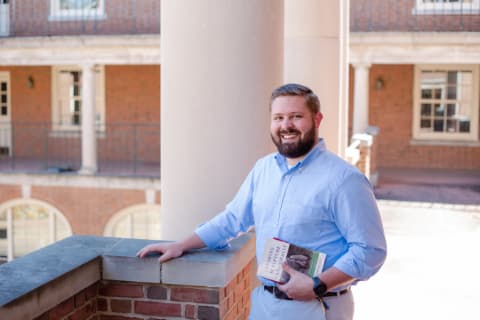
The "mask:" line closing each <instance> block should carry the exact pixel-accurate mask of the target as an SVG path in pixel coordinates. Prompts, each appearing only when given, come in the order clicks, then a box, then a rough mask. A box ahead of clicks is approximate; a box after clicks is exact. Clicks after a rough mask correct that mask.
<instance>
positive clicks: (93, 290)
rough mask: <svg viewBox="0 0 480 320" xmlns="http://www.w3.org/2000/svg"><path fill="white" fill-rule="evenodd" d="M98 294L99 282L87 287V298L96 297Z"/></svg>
mask: <svg viewBox="0 0 480 320" xmlns="http://www.w3.org/2000/svg"><path fill="white" fill-rule="evenodd" d="M97 294H98V282H97V283H94V284H92V285H91V286H90V287H88V288H87V289H85V296H86V298H87V300H90V299H92V298H94V297H96V296H97Z"/></svg>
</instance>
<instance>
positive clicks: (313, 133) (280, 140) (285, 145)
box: [270, 96, 322, 159]
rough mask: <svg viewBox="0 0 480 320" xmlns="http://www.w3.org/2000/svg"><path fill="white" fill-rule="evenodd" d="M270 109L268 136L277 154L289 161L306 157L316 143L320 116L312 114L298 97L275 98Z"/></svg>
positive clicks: (301, 98)
mask: <svg viewBox="0 0 480 320" xmlns="http://www.w3.org/2000/svg"><path fill="white" fill-rule="evenodd" d="M271 108H272V113H271V123H270V135H271V137H272V141H273V143H274V144H275V145H276V146H277V149H278V152H279V153H280V154H282V155H284V156H285V157H287V158H290V159H296V158H300V157H303V156H304V155H306V154H307V153H308V152H309V151H310V150H311V149H312V147H313V146H314V145H315V144H316V143H317V136H318V130H317V129H318V126H319V125H320V121H321V120H322V114H321V113H320V112H318V113H317V114H315V115H314V114H312V112H311V111H310V110H309V109H308V108H307V105H306V103H305V98H304V97H299V96H280V97H277V98H276V99H275V100H274V101H273V103H272V106H271Z"/></svg>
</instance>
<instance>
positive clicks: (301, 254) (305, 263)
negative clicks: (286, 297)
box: [257, 238, 326, 283]
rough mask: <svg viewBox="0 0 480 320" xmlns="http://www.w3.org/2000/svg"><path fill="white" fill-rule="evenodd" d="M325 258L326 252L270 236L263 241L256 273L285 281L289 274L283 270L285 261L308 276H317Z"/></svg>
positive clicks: (277, 280) (281, 281) (280, 281)
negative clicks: (263, 244)
mask: <svg viewBox="0 0 480 320" xmlns="http://www.w3.org/2000/svg"><path fill="white" fill-rule="evenodd" d="M325 258H326V254H325V253H323V252H318V251H312V250H309V249H305V248H302V247H299V246H296V245H294V244H291V243H288V242H285V241H283V240H280V239H277V238H272V239H268V240H267V241H266V242H265V247H264V250H263V253H262V259H261V261H260V263H259V265H258V271H257V275H259V276H261V277H264V278H266V279H269V280H272V281H275V282H278V283H285V282H287V281H288V279H289V275H288V273H286V272H284V271H283V269H282V263H283V262H284V261H286V262H287V264H288V265H289V266H290V267H292V268H294V269H295V270H298V271H300V272H302V273H305V274H307V275H309V276H310V277H313V276H318V275H320V273H321V272H322V270H323V265H324V263H325Z"/></svg>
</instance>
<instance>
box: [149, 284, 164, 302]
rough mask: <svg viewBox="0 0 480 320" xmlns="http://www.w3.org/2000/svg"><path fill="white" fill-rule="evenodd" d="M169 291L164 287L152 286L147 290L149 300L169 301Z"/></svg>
mask: <svg viewBox="0 0 480 320" xmlns="http://www.w3.org/2000/svg"><path fill="white" fill-rule="evenodd" d="M167 291H168V289H167V288H165V287H163V286H151V287H148V288H147V298H149V299H161V300H166V299H167Z"/></svg>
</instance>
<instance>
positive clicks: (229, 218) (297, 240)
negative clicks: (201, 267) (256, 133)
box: [195, 139, 386, 285]
mask: <svg viewBox="0 0 480 320" xmlns="http://www.w3.org/2000/svg"><path fill="white" fill-rule="evenodd" d="M251 226H255V232H256V255H257V259H260V258H261V255H262V252H263V246H264V243H265V240H266V239H268V238H272V237H277V238H280V239H282V240H285V241H288V242H290V243H294V244H296V245H298V246H301V247H305V248H308V249H312V250H316V251H321V252H324V253H326V255H327V258H326V262H325V266H324V270H326V269H328V268H330V267H332V266H335V267H336V268H338V269H339V270H341V271H342V272H344V273H346V274H348V275H350V276H351V277H353V278H355V279H357V280H365V279H367V278H369V277H370V276H372V275H373V274H375V273H376V272H377V271H378V270H379V269H380V267H381V266H382V264H383V262H384V260H385V256H386V242H385V236H384V232H383V227H382V222H381V219H380V214H379V212H378V208H377V204H376V201H375V197H374V195H373V192H372V188H371V186H370V183H369V181H368V180H367V178H366V177H365V176H364V175H363V174H362V173H361V172H359V171H358V170H357V169H356V168H355V167H354V166H352V165H350V164H348V163H346V162H345V161H343V160H342V159H340V158H339V157H338V156H336V155H335V154H333V153H331V152H329V151H327V150H326V148H325V143H324V142H323V140H322V139H320V141H319V143H318V144H316V145H315V147H314V148H312V150H311V151H310V152H309V153H308V154H307V156H306V157H305V158H304V159H303V160H302V161H300V162H298V163H297V164H296V165H295V166H294V167H292V168H290V169H289V168H288V166H287V160H286V158H285V157H284V156H282V155H280V154H279V153H274V154H270V155H268V156H266V157H264V158H262V159H260V160H258V161H257V163H256V164H255V166H254V168H253V169H252V171H250V173H249V174H248V176H247V178H246V179H245V181H244V182H243V184H242V186H241V187H240V190H239V191H238V193H237V194H236V196H235V197H234V199H233V200H232V201H231V202H230V203H229V204H228V205H227V206H226V208H225V210H224V211H223V212H221V213H220V214H218V215H217V216H216V217H214V218H213V219H211V220H210V221H209V222H207V223H205V224H203V225H201V226H200V227H199V228H197V230H196V231H195V232H196V234H197V235H198V236H199V237H200V238H201V239H202V241H203V242H204V243H205V244H206V245H207V246H208V247H209V248H215V249H219V248H222V247H225V245H226V239H231V238H232V237H235V236H236V235H237V234H238V233H239V232H245V231H247V229H249V228H250V227H251ZM260 280H261V281H262V282H263V283H264V284H267V285H271V284H272V283H271V282H270V281H268V280H266V279H263V278H261V279H260Z"/></svg>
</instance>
